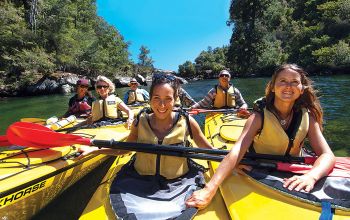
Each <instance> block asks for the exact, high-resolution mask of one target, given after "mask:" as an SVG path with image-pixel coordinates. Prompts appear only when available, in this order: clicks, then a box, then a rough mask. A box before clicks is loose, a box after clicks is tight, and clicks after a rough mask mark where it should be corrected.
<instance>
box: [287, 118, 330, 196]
mask: <svg viewBox="0 0 350 220" xmlns="http://www.w3.org/2000/svg"><path fill="white" fill-rule="evenodd" d="M308 139H309V141H310V144H311V146H312V148H313V150H314V151H315V153H316V154H317V155H318V158H317V160H316V161H315V163H314V165H313V167H312V169H311V170H310V171H309V172H308V173H306V174H304V175H302V176H297V175H295V176H293V177H291V178H289V179H285V180H284V184H283V186H284V187H288V189H289V190H293V189H294V190H296V191H300V190H302V189H304V190H305V191H306V192H309V191H310V190H312V189H313V187H314V185H315V183H316V182H317V181H318V180H319V179H321V178H322V177H324V176H326V175H327V174H328V173H329V172H330V171H331V170H332V169H333V167H334V164H335V157H334V154H333V152H332V150H331V149H330V147H329V145H328V143H327V141H326V140H325V138H324V136H323V134H322V132H321V129H320V126H319V124H318V123H317V121H316V120H315V118H314V117H313V116H312V115H310V125H309V132H308Z"/></svg>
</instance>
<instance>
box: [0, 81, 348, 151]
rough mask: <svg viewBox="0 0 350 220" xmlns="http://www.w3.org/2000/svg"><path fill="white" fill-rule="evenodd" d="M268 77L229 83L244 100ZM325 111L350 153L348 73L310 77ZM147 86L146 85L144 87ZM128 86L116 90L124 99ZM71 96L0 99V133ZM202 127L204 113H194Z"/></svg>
mask: <svg viewBox="0 0 350 220" xmlns="http://www.w3.org/2000/svg"><path fill="white" fill-rule="evenodd" d="M268 80H269V78H247V79H232V83H233V84H234V85H235V86H237V88H238V89H239V90H240V91H241V93H242V95H243V97H244V99H245V100H246V102H247V103H248V104H249V105H250V106H251V105H252V103H253V101H254V100H256V99H258V98H259V97H261V96H263V94H264V90H265V86H266V83H267V82H268ZM313 80H314V82H315V86H316V89H318V90H319V95H320V100H321V103H322V106H323V110H324V119H325V124H324V128H325V132H324V134H325V137H326V139H327V141H328V143H329V145H330V146H331V147H332V149H333V151H334V152H335V154H336V155H338V156H345V155H350V146H349V142H350V136H349V135H348V132H350V125H349V123H348V122H347V119H348V118H349V117H350V110H349V106H350V98H349V95H348V94H350V76H348V75H342V76H331V77H329V76H322V77H313ZM216 83H217V80H201V81H196V82H190V83H189V84H185V85H184V88H185V89H186V91H187V92H188V93H190V95H192V97H193V98H194V99H195V100H197V101H198V100H200V99H202V98H203V96H204V95H205V94H206V93H207V92H208V91H209V89H210V88H211V87H212V86H213V85H215V84H216ZM144 88H146V89H149V87H144ZM126 90H127V88H122V89H117V94H119V97H120V98H123V95H124V92H125V91H126ZM71 96H72V95H51V96H38V97H24V98H5V99H0V120H1V126H0V134H4V133H5V131H6V128H7V127H8V126H9V125H10V124H11V123H13V122H15V121H18V120H20V119H21V118H25V117H37V118H48V117H51V116H54V115H55V116H61V115H63V114H64V112H65V111H66V110H67V105H68V104H67V103H68V100H69V98H70V97H71ZM195 118H196V120H197V121H198V122H199V124H200V125H201V126H202V128H203V123H204V115H198V116H195Z"/></svg>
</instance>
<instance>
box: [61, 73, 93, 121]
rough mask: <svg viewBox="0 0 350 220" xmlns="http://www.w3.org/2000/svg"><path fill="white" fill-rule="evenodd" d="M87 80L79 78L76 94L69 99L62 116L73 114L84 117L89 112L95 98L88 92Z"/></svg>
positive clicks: (87, 115) (88, 114)
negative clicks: (66, 108)
mask: <svg viewBox="0 0 350 220" xmlns="http://www.w3.org/2000/svg"><path fill="white" fill-rule="evenodd" d="M88 89H89V80H88V79H79V80H78V81H77V87H76V94H75V95H74V96H73V97H72V98H70V99H69V103H68V110H67V112H66V113H65V114H64V115H63V117H64V118H66V117H69V116H70V115H75V116H76V117H78V118H86V117H89V116H90V114H91V106H92V103H93V102H94V101H95V100H96V98H95V97H93V96H92V94H91V92H89V90H88Z"/></svg>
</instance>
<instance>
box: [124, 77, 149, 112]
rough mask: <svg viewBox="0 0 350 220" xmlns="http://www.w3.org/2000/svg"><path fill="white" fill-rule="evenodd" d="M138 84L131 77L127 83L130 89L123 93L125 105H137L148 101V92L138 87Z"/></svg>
mask: <svg viewBox="0 0 350 220" xmlns="http://www.w3.org/2000/svg"><path fill="white" fill-rule="evenodd" d="M139 85H140V84H139V83H138V82H137V80H136V79H135V78H132V79H131V80H130V82H129V84H128V86H129V87H130V89H129V90H128V91H127V92H126V93H125V95H124V103H126V104H127V105H138V104H142V103H145V102H148V101H149V94H148V92H147V91H146V90H144V89H140V88H138V86H139Z"/></svg>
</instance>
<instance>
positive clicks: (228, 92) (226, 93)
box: [191, 70, 248, 109]
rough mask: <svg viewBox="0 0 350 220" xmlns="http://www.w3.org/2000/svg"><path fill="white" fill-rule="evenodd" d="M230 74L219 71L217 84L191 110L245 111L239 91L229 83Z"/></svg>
mask: <svg viewBox="0 0 350 220" xmlns="http://www.w3.org/2000/svg"><path fill="white" fill-rule="evenodd" d="M230 79H231V74H230V73H229V72H228V71H227V70H222V71H220V74H219V83H218V85H215V86H214V87H213V88H212V89H211V90H209V92H208V94H207V95H206V96H205V97H204V98H203V99H202V100H201V101H199V102H198V103H197V104H194V105H192V106H191V108H237V109H247V108H248V105H247V103H246V102H245V101H244V99H243V97H242V95H241V93H240V91H239V90H238V89H237V88H235V87H234V86H233V85H232V84H231V83H230Z"/></svg>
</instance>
